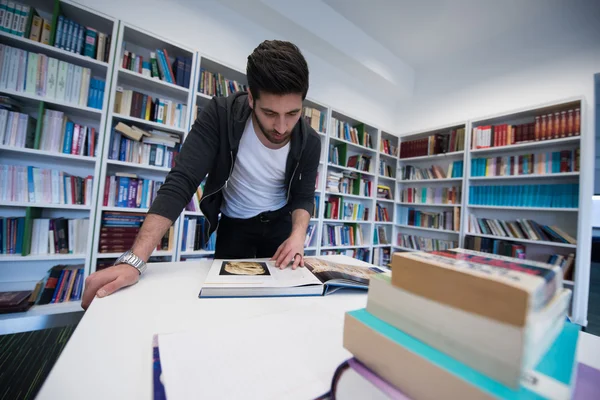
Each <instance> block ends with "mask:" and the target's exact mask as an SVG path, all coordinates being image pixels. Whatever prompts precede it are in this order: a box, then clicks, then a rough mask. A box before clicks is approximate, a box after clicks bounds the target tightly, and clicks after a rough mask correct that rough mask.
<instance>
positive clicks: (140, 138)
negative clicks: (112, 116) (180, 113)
mask: <svg viewBox="0 0 600 400" xmlns="http://www.w3.org/2000/svg"><path fill="white" fill-rule="evenodd" d="M180 141H181V138H180V136H179V135H177V134H169V133H166V132H161V131H159V130H156V129H153V130H151V131H149V132H148V131H145V130H143V129H140V128H138V127H136V126H131V127H130V126H128V125H126V124H124V123H122V122H119V123H118V124H117V125H116V126H115V128H114V130H113V134H112V139H111V141H110V148H109V152H108V158H109V159H111V160H119V161H125V162H130V163H134V164H143V165H152V166H157V167H164V168H171V167H173V165H174V162H175V157H176V156H177V154H178V153H179V143H180Z"/></svg>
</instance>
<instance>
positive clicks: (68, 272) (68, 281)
mask: <svg viewBox="0 0 600 400" xmlns="http://www.w3.org/2000/svg"><path fill="white" fill-rule="evenodd" d="M83 274H84V270H83V266H60V268H57V267H53V268H52V270H51V272H50V275H49V276H48V279H47V281H46V285H45V287H44V290H43V291H42V293H41V296H40V299H39V301H38V304H40V305H42V304H49V303H62V302H65V301H76V300H81V295H82V293H83V280H84V276H83Z"/></svg>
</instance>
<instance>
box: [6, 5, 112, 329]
mask: <svg viewBox="0 0 600 400" xmlns="http://www.w3.org/2000/svg"><path fill="white" fill-rule="evenodd" d="M22 3H23V4H26V5H28V6H30V7H31V8H35V9H36V11H37V12H38V14H39V15H40V16H41V17H43V18H44V19H47V20H48V21H52V19H53V15H54V16H56V18H58V15H61V16H63V18H68V19H70V20H72V21H74V22H76V23H78V24H80V25H82V26H85V27H89V28H93V29H95V30H96V31H97V32H102V33H104V34H106V35H110V36H111V37H112V38H114V37H116V35H117V28H118V25H117V22H116V20H115V19H113V18H111V17H109V16H106V15H104V14H101V13H98V12H96V11H93V10H91V9H89V8H87V7H84V6H80V5H77V4H76V3H72V2H70V1H57V2H50V1H42V0H37V1H36V0H34V1H23V2H22ZM55 31H56V27H53V35H54V32H55ZM51 38H53V36H51ZM0 43H1V44H2V45H4V46H10V47H13V48H16V49H19V50H23V51H26V52H28V53H32V54H33V53H37V54H38V56H37V57H38V58H41V57H44V58H45V57H47V60H48V61H47V63H48V64H44V63H42V64H41V65H46V66H49V65H51V63H56V65H61V64H60V63H61V62H65V63H68V64H72V65H73V66H72V67H69V68H72V70H73V71H77V73H78V74H79V76H83V74H84V70H83V68H87V69H89V70H88V72H89V75H88V76H89V77H90V78H91V79H94V78H95V79H100V80H103V81H104V82H105V84H106V85H108V84H109V83H110V81H111V77H112V69H111V68H110V65H111V62H112V54H113V49H114V47H113V45H112V44H111V47H110V49H109V50H108V51H107V53H105V55H106V54H107V55H108V56H109V59H108V62H105V61H104V59H102V60H97V59H95V58H92V57H88V56H84V55H80V54H76V53H74V52H70V51H67V50H63V49H62V48H59V47H58V45H57V46H54V45H53V44H54V40H53V39H51V40H50V41H49V44H44V43H41V42H38V41H35V40H31V39H29V38H26V37H24V36H21V37H19V36H16V35H13V34H11V33H7V32H0ZM21 54H23V53H21ZM39 55H43V56H39ZM55 60H57V61H58V62H57V61H55ZM62 65H67V64H62ZM14 67H17V66H16V65H15V66H14ZM0 68H2V66H0ZM22 71H23V72H25V70H24V69H23V70H22ZM48 74H49V75H48V76H49V77H52V76H53V73H50V72H49V73H48ZM59 77H60V75H59ZM69 78H71V77H69ZM34 82H35V81H34ZM17 83H18V81H17ZM58 83H59V84H60V79H59V80H58ZM82 83H83V81H82ZM44 84H45V85H46V86H44V87H43V89H42V88H41V87H40V86H39V85H38V88H36V90H33V92H29V91H24V90H23V88H22V87H21V88H19V87H18V86H17V87H16V88H11V89H7V87H8V86H6V85H4V83H3V84H2V85H0V86H1V88H0V95H2V96H9V97H10V98H12V99H14V100H16V101H18V102H19V103H20V105H21V106H22V107H21V111H20V112H21V113H22V114H27V115H28V116H29V118H33V119H34V123H35V124H34V126H33V129H32V130H30V129H31V127H29V128H28V130H27V132H28V134H29V133H32V134H35V136H36V140H35V143H32V142H29V144H26V146H27V148H26V147H17V146H16V145H13V144H10V143H9V144H1V143H0V164H4V165H12V166H18V167H29V166H31V167H34V168H40V169H45V170H53V171H57V172H63V173H64V174H65V176H66V175H72V176H77V177H82V178H87V177H91V178H92V180H91V181H90V186H89V189H88V195H89V199H87V203H83V204H77V201H72V203H73V204H62V201H61V199H60V198H58V196H55V197H54V198H53V199H51V200H52V201H48V198H47V197H46V199H45V200H46V201H37V200H38V199H37V198H36V197H37V195H38V194H42V193H45V194H47V193H50V192H49V190H50V189H49V188H48V186H47V184H48V182H47V181H46V182H44V181H42V180H40V181H39V182H35V186H36V190H35V192H36V195H34V196H33V197H31V196H29V198H27V197H25V198H24V199H22V201H0V217H3V218H10V217H25V221H31V222H30V223H31V225H33V220H34V219H54V218H61V217H62V218H66V219H84V220H88V224H87V231H83V232H79V233H80V235H81V236H80V237H78V239H81V238H83V239H87V240H84V242H85V243H79V246H78V247H80V248H81V249H83V248H85V250H83V251H81V252H78V253H65V254H62V253H54V254H47V253H46V251H39V252H38V251H32V252H31V253H30V254H28V255H22V254H3V255H0V290H1V291H6V290H33V288H34V287H35V285H36V283H37V282H38V281H40V280H41V279H43V278H44V277H45V276H46V275H47V273H48V270H49V269H50V268H52V267H53V266H56V265H61V264H62V265H83V271H84V275H83V278H85V277H86V276H87V275H88V274H89V273H90V265H91V263H90V258H91V254H92V248H91V246H92V240H91V239H90V238H92V232H93V227H94V221H95V218H96V209H95V207H94V204H93V203H94V199H95V198H96V197H97V196H98V185H97V183H98V181H99V179H100V164H101V161H100V149H101V148H102V145H103V140H104V137H103V135H102V132H103V131H104V124H105V120H106V114H107V109H108V107H107V105H108V91H107V90H105V91H104V96H103V97H102V98H99V97H98V98H97V102H98V103H99V104H97V106H98V107H99V108H92V107H88V103H87V98H86V96H85V95H83V94H82V93H83V91H82V92H80V93H79V96H77V94H76V92H75V91H73V92H71V93H72V96H75V97H77V98H78V100H77V99H76V98H75V97H72V98H69V99H68V101H67V100H64V96H63V98H62V99H60V100H58V93H57V92H55V93H54V95H51V94H50V92H48V91H47V89H48V88H50V87H52V86H51V85H49V84H48V82H47V81H46V82H45V83H44ZM72 84H75V83H72ZM67 88H68V86H67ZM84 90H85V89H84ZM64 93H65V92H63V95H64ZM47 111H54V112H61V113H63V114H60V117H59V114H53V115H55V117H56V118H60V120H61V123H62V122H63V121H64V120H68V121H70V122H72V123H73V124H77V125H79V126H82V127H83V126H85V127H87V129H88V132H89V134H88V135H87V136H86V138H85V139H84V140H86V142H85V143H86V144H85V146H88V144H90V143H91V142H88V139H89V138H91V137H92V136H93V134H92V132H93V131H92V128H93V130H94V132H96V133H97V138H96V139H94V140H95V144H94V145H95V148H96V155H94V154H93V153H92V154H90V153H88V150H90V148H89V147H87V150H82V151H81V153H79V152H78V151H75V150H74V149H73V146H74V143H71V144H70V145H68V146H65V145H64V140H63V135H65V133H64V132H63V131H62V130H63V125H62V124H60V125H58V126H57V125H56V124H55V126H54V127H52V125H51V122H46V118H45V115H46V112H47ZM48 121H50V119H48ZM59 126H60V128H59ZM73 126H75V125H73ZM76 129H77V128H76ZM34 132H35V133H34ZM22 133H24V132H22ZM82 137H83V135H82ZM45 139H47V140H45ZM80 143H81V142H80ZM21 144H23V143H21ZM72 152H73V153H79V154H71V153H72ZM81 154H89V155H81ZM43 176H46V175H43ZM17 179H19V180H21V182H23V180H26V179H27V175H19V176H18V177H17ZM52 181H53V182H54V183H55V184H58V181H59V177H58V176H56V177H55V179H53V180H52ZM38 183H39V184H41V185H42V186H43V188H40V187H37V185H38ZM32 184H34V181H33V179H30V181H29V188H30V189H31V188H32V187H31V185H32ZM63 184H64V181H63ZM50 185H51V183H50ZM54 189H55V190H53V191H52V192H54V193H56V192H57V191H58V186H55V187H54ZM73 189H74V188H73ZM23 190H24V188H23ZM9 195H10V192H9ZM40 197H43V195H42V196H40ZM0 198H2V197H0ZM28 200H29V201H28ZM62 200H64V199H62ZM83 201H85V200H84V199H83ZM27 224H28V222H25V225H27ZM31 225H30V226H31ZM84 227H85V225H84ZM30 232H31V231H30ZM29 235H30V237H29V239H23V241H22V242H21V243H23V242H30V243H35V240H36V239H34V238H33V237H32V236H31V233H29ZM46 237H48V236H47V235H46ZM71 239H73V238H71ZM37 240H39V238H38V239H37ZM45 240H48V239H45ZM39 243H40V242H38V244H39ZM38 250H41V249H38ZM46 250H48V249H46ZM71 251H72V250H71ZM38 253H40V254H38ZM81 284H82V286H83V281H82V280H81ZM78 310H81V306H80V301H73V300H72V301H65V302H60V301H57V302H55V303H52V302H51V303H50V304H45V305H34V306H33V307H31V308H30V309H29V310H28V311H27V312H21V313H13V314H3V315H0V321H2V323H1V324H2V325H3V327H5V328H6V329H9V330H10V327H9V325H10V320H15V319H17V318H24V317H34V316H45V315H53V314H62V313H68V312H73V311H78Z"/></svg>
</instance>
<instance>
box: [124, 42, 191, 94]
mask: <svg viewBox="0 0 600 400" xmlns="http://www.w3.org/2000/svg"><path fill="white" fill-rule="evenodd" d="M147 54H148V55H146V56H145V57H146V58H145V59H144V56H142V55H140V54H136V53H134V52H133V51H129V50H123V55H122V56H121V68H123V69H126V70H128V71H132V72H137V73H138V74H142V75H143V76H146V77H149V78H155V79H158V80H161V81H164V82H167V83H171V84H174V85H177V86H181V87H185V88H189V87H190V75H191V71H192V58H190V57H175V59H174V60H173V62H171V60H170V58H169V56H168V52H167V50H166V49H163V50H160V49H157V50H156V51H150V52H148V53H147Z"/></svg>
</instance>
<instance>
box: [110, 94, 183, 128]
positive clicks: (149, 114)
mask: <svg viewBox="0 0 600 400" xmlns="http://www.w3.org/2000/svg"><path fill="white" fill-rule="evenodd" d="M114 112H115V113H117V114H121V115H128V116H130V117H135V118H140V119H143V120H146V121H153V122H158V123H159V124H165V125H169V126H175V127H183V126H184V125H185V123H184V121H185V117H186V115H187V105H185V104H181V103H173V101H171V100H165V99H160V98H154V99H153V98H152V96H149V95H147V94H144V93H140V92H136V91H134V90H124V89H123V88H122V87H117V91H116V95H115V105H114Z"/></svg>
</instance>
